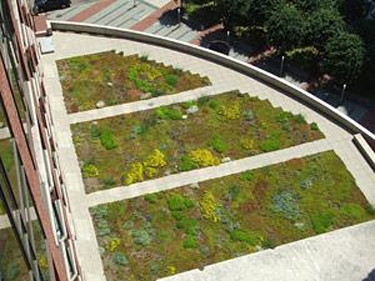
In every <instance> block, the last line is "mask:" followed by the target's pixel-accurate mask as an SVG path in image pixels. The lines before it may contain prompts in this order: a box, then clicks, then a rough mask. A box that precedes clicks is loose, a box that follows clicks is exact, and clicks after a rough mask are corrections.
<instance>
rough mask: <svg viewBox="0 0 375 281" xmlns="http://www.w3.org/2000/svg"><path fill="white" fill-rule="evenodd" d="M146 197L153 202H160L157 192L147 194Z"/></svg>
mask: <svg viewBox="0 0 375 281" xmlns="http://www.w3.org/2000/svg"><path fill="white" fill-rule="evenodd" d="M144 198H145V200H146V201H148V202H150V203H151V204H155V203H156V202H158V196H157V195H156V194H155V193H149V194H146V195H145V197H144Z"/></svg>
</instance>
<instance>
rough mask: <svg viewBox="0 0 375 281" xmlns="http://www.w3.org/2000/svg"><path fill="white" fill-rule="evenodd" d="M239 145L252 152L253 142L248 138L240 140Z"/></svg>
mask: <svg viewBox="0 0 375 281" xmlns="http://www.w3.org/2000/svg"><path fill="white" fill-rule="evenodd" d="M240 144H241V146H242V148H244V149H246V150H252V149H253V148H254V140H252V139H248V138H241V139H240Z"/></svg>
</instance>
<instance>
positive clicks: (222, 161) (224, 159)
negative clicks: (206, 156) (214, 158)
mask: <svg viewBox="0 0 375 281" xmlns="http://www.w3.org/2000/svg"><path fill="white" fill-rule="evenodd" d="M230 161H231V159H230V157H224V158H223V159H221V163H227V162H230Z"/></svg>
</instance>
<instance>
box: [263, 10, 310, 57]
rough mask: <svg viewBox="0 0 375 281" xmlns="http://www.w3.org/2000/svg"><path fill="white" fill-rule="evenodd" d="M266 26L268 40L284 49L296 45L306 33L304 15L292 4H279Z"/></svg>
mask: <svg viewBox="0 0 375 281" xmlns="http://www.w3.org/2000/svg"><path fill="white" fill-rule="evenodd" d="M266 28H267V30H268V34H269V40H270V42H271V43H272V44H274V45H276V46H278V47H279V48H280V49H281V50H284V51H285V50H289V49H292V48H296V47H298V46H299V45H300V43H301V42H302V40H303V38H304V37H305V34H306V27H305V20H304V17H303V15H302V13H301V12H300V11H299V10H298V9H297V8H296V6H294V5H293V4H287V5H279V6H278V7H277V8H276V9H275V10H274V11H273V12H272V14H271V17H270V18H269V20H268V21H267V22H266Z"/></svg>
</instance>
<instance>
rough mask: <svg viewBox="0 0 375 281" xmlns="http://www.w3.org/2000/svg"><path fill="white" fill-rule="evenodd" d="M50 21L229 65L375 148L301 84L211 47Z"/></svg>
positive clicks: (373, 139)
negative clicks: (212, 49) (288, 96)
mask: <svg viewBox="0 0 375 281" xmlns="http://www.w3.org/2000/svg"><path fill="white" fill-rule="evenodd" d="M50 24H51V27H52V30H54V31H68V32H77V33H88V34H92V35H102V36H110V37H116V38H124V39H128V40H132V41H138V42H143V43H146V44H152V45H157V46H160V47H165V48H168V49H172V50H175V51H180V52H183V53H187V54H190V55H194V56H197V57H200V58H203V59H206V60H210V61H212V62H214V63H217V64H220V65H223V66H226V67H229V68H231V69H233V70H235V71H238V72H241V73H243V74H246V75H248V76H250V77H252V78H255V79H258V80H259V81H261V82H263V83H266V84H268V85H271V86H273V87H275V88H277V89H279V90H282V91H284V92H285V93H287V94H289V95H290V96H292V97H294V98H296V99H298V100H301V101H303V102H305V103H306V104H308V105H309V106H311V107H312V108H313V109H315V110H318V111H319V112H321V113H323V114H325V115H326V116H328V117H330V118H331V119H333V120H335V121H336V122H337V123H338V124H340V125H342V126H343V127H344V128H346V129H348V130H349V131H350V132H351V133H353V134H361V135H362V136H363V137H364V138H365V139H366V140H367V142H368V143H369V144H370V145H371V147H372V148H373V149H375V135H374V134H373V133H371V132H370V131H369V130H367V129H366V128H365V127H363V126H362V125H360V124H358V123H357V122H356V121H354V120H352V119H351V118H350V117H348V116H346V115H345V114H343V113H341V112H340V111H338V110H336V109H335V108H334V107H332V106H331V105H329V104H327V103H326V102H324V101H322V100H320V99H318V98H317V97H315V96H314V95H312V94H310V93H309V92H307V91H305V90H302V89H300V88H299V87H297V86H295V85H293V84H292V83H290V82H288V81H286V80H284V79H282V78H279V77H277V76H276V75H273V74H271V73H269V72H267V71H264V70H262V69H260V68H258V67H256V66H253V65H251V64H248V63H244V62H241V61H239V60H236V59H233V58H231V57H229V56H226V55H223V54H220V53H217V52H214V51H211V50H209V49H205V48H203V47H200V46H195V45H192V44H189V43H185V42H180V41H178V40H175V39H170V38H165V37H161V36H158V35H152V34H147V33H144V32H139V31H134V30H129V29H123V28H116V27H108V26H102V25H96V24H88V23H77V22H67V21H50Z"/></svg>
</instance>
